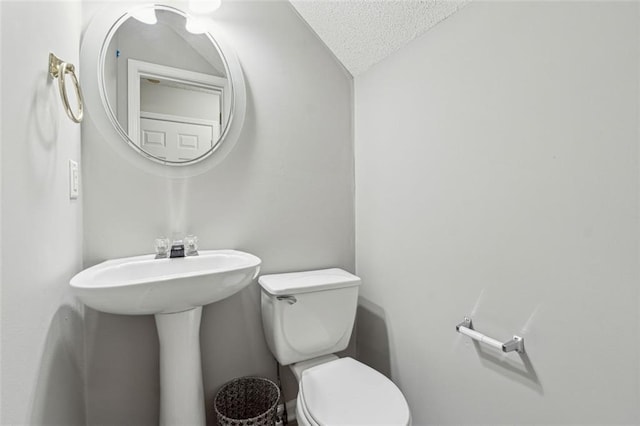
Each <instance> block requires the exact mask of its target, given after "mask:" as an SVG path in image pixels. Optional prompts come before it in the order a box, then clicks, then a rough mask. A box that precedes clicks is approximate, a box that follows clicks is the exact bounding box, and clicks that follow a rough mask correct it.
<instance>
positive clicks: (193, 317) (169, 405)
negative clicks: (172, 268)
mask: <svg viewBox="0 0 640 426" xmlns="http://www.w3.org/2000/svg"><path fill="white" fill-rule="evenodd" d="M155 318H156V326H157V328H158V338H159V340H160V425H167V426H168V425H194V426H204V425H205V424H206V420H205V410H204V390H203V387H202V362H201V359H200V319H201V318H202V307H198V308H195V309H190V310H188V311H184V312H178V313H175V314H156V315H155Z"/></svg>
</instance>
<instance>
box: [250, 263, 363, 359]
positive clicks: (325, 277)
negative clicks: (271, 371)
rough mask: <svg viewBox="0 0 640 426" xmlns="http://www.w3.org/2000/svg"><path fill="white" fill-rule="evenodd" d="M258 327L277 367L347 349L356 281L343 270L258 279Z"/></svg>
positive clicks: (357, 280) (354, 309)
mask: <svg viewBox="0 0 640 426" xmlns="http://www.w3.org/2000/svg"><path fill="white" fill-rule="evenodd" d="M258 282H259V283H260V286H261V287H262V296H261V303H262V326H263V328H264V333H265V337H266V339H267V344H268V345H269V349H270V350H271V352H272V353H273V355H274V356H275V357H276V359H277V360H278V362H279V363H280V364H282V365H288V364H292V363H295V362H299V361H304V360H308V359H311V358H315V357H318V356H322V355H327V354H331V353H334V352H338V351H341V350H343V349H345V348H346V347H347V345H348V344H349V339H350V338H351V331H352V329H353V322H354V320H355V316H356V308H357V306H358V287H359V286H360V284H361V281H360V278H358V277H356V276H355V275H353V274H350V273H349V272H347V271H344V270H342V269H338V268H333V269H323V270H319V271H307V272H293V273H287V274H275V275H263V276H261V277H260V278H259V280H258Z"/></svg>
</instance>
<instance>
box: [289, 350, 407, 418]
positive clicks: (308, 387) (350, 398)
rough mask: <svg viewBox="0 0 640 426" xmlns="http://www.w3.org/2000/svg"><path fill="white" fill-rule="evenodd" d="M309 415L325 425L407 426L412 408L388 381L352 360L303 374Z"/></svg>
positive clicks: (302, 387) (327, 365)
mask: <svg viewBox="0 0 640 426" xmlns="http://www.w3.org/2000/svg"><path fill="white" fill-rule="evenodd" d="M300 394H301V396H302V399H303V401H304V405H305V408H306V411H307V412H308V413H309V415H311V417H313V420H315V421H316V422H317V423H319V424H322V425H339V424H341V425H344V424H349V425H358V424H360V425H376V424H377V425H407V424H409V419H410V415H409V406H408V405H407V401H406V400H405V399H404V396H403V395H402V392H400V389H398V387H397V386H396V385H395V384H394V383H393V382H392V381H391V380H389V379H388V378H386V377H385V376H383V375H382V374H380V373H378V372H377V371H376V370H374V369H373V368H371V367H368V366H366V365H364V364H362V363H360V362H358V361H356V360H354V359H352V358H341V359H338V360H335V361H331V362H329V363H326V364H322V365H319V366H317V367H312V368H310V369H308V370H305V371H304V372H303V373H302V379H301V381H300Z"/></svg>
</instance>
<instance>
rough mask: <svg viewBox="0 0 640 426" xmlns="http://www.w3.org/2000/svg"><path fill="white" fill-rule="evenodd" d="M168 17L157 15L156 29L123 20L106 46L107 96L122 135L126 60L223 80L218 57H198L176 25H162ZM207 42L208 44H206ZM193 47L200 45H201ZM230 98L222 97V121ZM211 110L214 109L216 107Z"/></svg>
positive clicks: (124, 112)
mask: <svg viewBox="0 0 640 426" xmlns="http://www.w3.org/2000/svg"><path fill="white" fill-rule="evenodd" d="M167 14H171V15H175V14H172V13H170V12H163V13H158V24H156V25H147V24H143V23H141V22H139V21H137V20H135V19H128V20H126V21H125V22H124V23H123V24H122V25H121V26H120V27H119V28H118V29H117V32H116V34H115V36H114V37H113V38H112V41H111V44H110V46H109V49H108V52H107V55H108V56H107V58H106V60H105V79H107V82H106V85H107V96H108V98H109V100H110V103H111V105H112V106H116V105H117V106H116V107H115V111H114V113H115V114H116V117H117V119H118V122H119V123H120V126H121V127H122V128H123V129H125V131H126V129H127V128H128V122H127V115H128V110H127V61H128V59H129V58H131V59H138V60H142V61H146V62H151V63H155V64H160V65H166V66H171V67H175V68H181V69H188V70H191V71H196V72H200V73H204V74H211V75H215V76H220V77H226V75H225V72H224V66H223V65H222V62H221V61H220V58H219V56H217V54H216V55H211V54H207V55H205V56H206V58H205V56H203V55H202V54H200V53H199V51H200V50H202V49H201V48H200V49H195V48H193V47H192V46H191V45H190V44H189V43H187V41H186V37H188V36H186V35H185V34H184V31H182V29H181V28H180V26H179V25H177V24H176V25H174V26H173V27H172V26H169V25H167V24H166V23H163V20H162V17H163V16H169V15H167ZM175 17H178V18H181V17H179V16H178V15H175V16H174V17H173V18H172V19H173V20H176V18H175ZM183 21H184V19H183ZM198 37H205V36H202V35H201V36H198ZM205 40H206V38H205ZM206 41H207V43H209V42H208V40H206ZM192 44H194V45H195V44H198V45H200V44H201V43H192ZM209 47H210V49H211V51H215V47H214V46H213V45H211V44H210V43H209ZM116 52H118V54H116ZM211 58H214V59H211ZM216 58H217V60H219V61H220V62H219V63H215V62H216V61H215V59H216ZM114 74H116V75H114ZM111 79H113V80H117V83H116V85H117V87H115V88H114V86H116V85H114V84H112V83H109V80H111ZM225 92H226V93H230V90H229V87H228V86H226V87H225ZM114 98H115V99H116V101H115V102H114V101H113V99H114ZM229 98H230V97H229V96H225V97H224V105H223V107H222V108H223V115H224V116H225V117H227V116H228V113H229V111H230V108H231V105H230V103H229V101H230V99H229ZM210 108H216V109H217V104H216V105H214V106H212V107H210ZM225 121H226V120H225Z"/></svg>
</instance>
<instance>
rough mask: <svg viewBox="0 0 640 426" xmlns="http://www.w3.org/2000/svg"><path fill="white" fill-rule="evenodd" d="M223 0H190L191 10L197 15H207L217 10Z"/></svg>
mask: <svg viewBox="0 0 640 426" xmlns="http://www.w3.org/2000/svg"><path fill="white" fill-rule="evenodd" d="M221 5H222V0H189V10H191V12H193V13H194V14H197V15H205V14H207V13H211V12H213V11H214V10H217V9H218V8H219V7H220V6H221Z"/></svg>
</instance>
